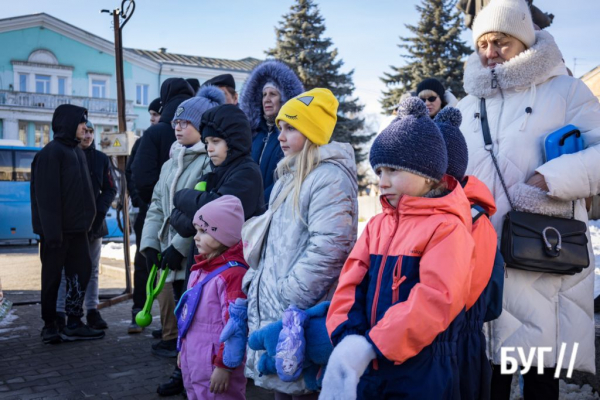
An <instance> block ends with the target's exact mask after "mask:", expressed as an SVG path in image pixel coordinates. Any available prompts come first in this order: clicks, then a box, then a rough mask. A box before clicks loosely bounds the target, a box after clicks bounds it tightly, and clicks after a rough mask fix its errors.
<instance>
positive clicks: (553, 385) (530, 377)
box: [492, 365, 559, 400]
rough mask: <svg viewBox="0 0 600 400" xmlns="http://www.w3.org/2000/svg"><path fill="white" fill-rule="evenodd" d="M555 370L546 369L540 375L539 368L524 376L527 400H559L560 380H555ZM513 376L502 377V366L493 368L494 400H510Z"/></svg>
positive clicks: (524, 390) (532, 369)
mask: <svg viewBox="0 0 600 400" xmlns="http://www.w3.org/2000/svg"><path fill="white" fill-rule="evenodd" d="M554 372H555V369H554V368H544V373H543V374H542V375H538V372H537V367H531V369H530V370H529V371H528V372H527V373H526V374H523V397H524V399H525V400H538V399H539V400H558V392H559V389H558V381H559V380H558V379H556V378H554ZM512 378H513V376H512V375H510V374H507V375H502V374H501V373H500V366H499V365H493V366H492V400H509V399H510V387H511V385H512Z"/></svg>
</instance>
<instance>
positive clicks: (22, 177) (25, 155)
mask: <svg viewBox="0 0 600 400" xmlns="http://www.w3.org/2000/svg"><path fill="white" fill-rule="evenodd" d="M35 155H36V152H35V151H15V170H16V172H17V173H16V175H17V181H18V182H29V181H30V180H31V163H32V162H33V157H35Z"/></svg>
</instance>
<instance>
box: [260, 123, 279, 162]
mask: <svg viewBox="0 0 600 400" xmlns="http://www.w3.org/2000/svg"><path fill="white" fill-rule="evenodd" d="M273 132H275V128H273V130H272V131H270V132H269V133H267V137H266V138H264V139H263V147H262V150H261V152H260V157H259V158H258V164H259V165H260V163H261V161H262V158H263V155H264V154H265V149H266V148H267V144H269V139H271V134H272V133H273Z"/></svg>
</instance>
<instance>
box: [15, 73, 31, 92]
mask: <svg viewBox="0 0 600 400" xmlns="http://www.w3.org/2000/svg"><path fill="white" fill-rule="evenodd" d="M17 77H18V78H17V79H18V80H17V81H15V82H19V89H18V91H19V92H26V91H27V82H28V81H29V74H17ZM22 77H24V78H25V85H22V84H21V78H22ZM16 86H17V85H16V83H15V87H16Z"/></svg>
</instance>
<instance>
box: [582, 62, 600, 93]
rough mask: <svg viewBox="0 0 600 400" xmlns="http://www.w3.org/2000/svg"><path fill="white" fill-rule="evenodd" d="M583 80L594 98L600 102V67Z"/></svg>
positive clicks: (583, 77) (586, 75)
mask: <svg viewBox="0 0 600 400" xmlns="http://www.w3.org/2000/svg"><path fill="white" fill-rule="evenodd" d="M581 80H582V81H583V83H585V84H586V85H587V87H589V88H590V90H591V91H592V93H594V96H596V97H597V98H598V100H600V65H599V66H597V67H596V68H594V69H593V70H591V71H590V72H588V73H587V74H585V75H584V76H582V77H581Z"/></svg>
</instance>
